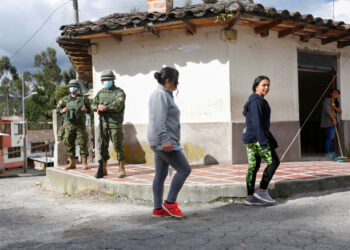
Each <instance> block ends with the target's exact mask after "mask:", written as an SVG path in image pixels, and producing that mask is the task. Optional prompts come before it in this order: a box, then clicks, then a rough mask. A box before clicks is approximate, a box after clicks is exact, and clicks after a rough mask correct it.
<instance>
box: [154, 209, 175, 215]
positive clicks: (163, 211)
mask: <svg viewBox="0 0 350 250" xmlns="http://www.w3.org/2000/svg"><path fill="white" fill-rule="evenodd" d="M152 216H154V217H158V216H166V217H169V216H171V215H170V214H169V213H168V212H167V211H165V210H164V209H163V208H162V209H161V210H157V209H153V214H152Z"/></svg>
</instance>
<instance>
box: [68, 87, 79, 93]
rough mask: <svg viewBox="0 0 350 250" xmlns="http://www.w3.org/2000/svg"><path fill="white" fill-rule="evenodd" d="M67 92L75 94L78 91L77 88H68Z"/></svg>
mask: <svg viewBox="0 0 350 250" xmlns="http://www.w3.org/2000/svg"><path fill="white" fill-rule="evenodd" d="M69 91H70V92H71V93H75V92H77V91H78V88H77V87H70V88H69Z"/></svg>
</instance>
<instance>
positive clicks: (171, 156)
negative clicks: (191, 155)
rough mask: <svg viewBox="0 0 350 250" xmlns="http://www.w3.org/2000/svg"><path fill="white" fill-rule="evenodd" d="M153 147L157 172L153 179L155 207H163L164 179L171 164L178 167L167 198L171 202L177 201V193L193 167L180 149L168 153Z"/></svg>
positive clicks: (175, 167)
mask: <svg viewBox="0 0 350 250" xmlns="http://www.w3.org/2000/svg"><path fill="white" fill-rule="evenodd" d="M151 148H152V150H153V151H154V162H155V165H156V174H155V176H154V180H153V198H154V207H155V208H157V209H159V208H161V207H162V201H163V191H164V181H165V179H166V177H167V175H168V170H169V165H171V166H172V167H173V168H174V169H176V174H175V176H174V177H173V180H172V182H171V185H170V190H169V194H168V198H167V199H166V200H167V201H168V202H170V203H174V202H176V198H177V194H178V193H179V192H180V189H181V188H182V186H183V184H184V183H185V181H186V179H187V177H188V176H189V175H190V173H191V167H190V164H189V163H188V161H187V159H186V157H185V156H184V154H183V153H182V152H181V151H180V150H174V151H171V152H169V153H167V152H164V151H162V150H156V149H155V147H151Z"/></svg>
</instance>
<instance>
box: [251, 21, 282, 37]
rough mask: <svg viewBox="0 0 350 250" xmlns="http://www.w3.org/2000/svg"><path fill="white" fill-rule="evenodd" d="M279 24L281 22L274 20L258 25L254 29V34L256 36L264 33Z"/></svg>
mask: <svg viewBox="0 0 350 250" xmlns="http://www.w3.org/2000/svg"><path fill="white" fill-rule="evenodd" d="M281 22H282V20H280V19H276V20H273V21H272V22H269V23H265V24H262V25H259V26H257V27H255V33H256V34H261V33H264V32H266V31H268V30H269V29H271V28H273V27H275V26H277V25H279V24H280V23H281Z"/></svg>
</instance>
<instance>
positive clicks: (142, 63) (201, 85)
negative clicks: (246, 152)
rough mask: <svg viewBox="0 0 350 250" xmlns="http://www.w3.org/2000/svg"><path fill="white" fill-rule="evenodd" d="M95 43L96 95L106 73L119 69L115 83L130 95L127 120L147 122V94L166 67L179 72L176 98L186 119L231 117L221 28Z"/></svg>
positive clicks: (148, 35)
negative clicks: (156, 76) (108, 70)
mask: <svg viewBox="0 0 350 250" xmlns="http://www.w3.org/2000/svg"><path fill="white" fill-rule="evenodd" d="M93 42H94V43H97V44H98V53H97V54H94V55H93V65H94V68H93V79H94V95H96V93H97V91H98V90H99V89H100V88H101V87H102V86H101V83H100V80H99V79H100V74H101V72H102V71H103V70H107V69H112V70H114V71H115V72H116V73H117V80H116V85H117V86H120V87H121V88H122V89H124V91H125V92H126V95H127V99H126V110H125V119H124V122H125V123H127V122H130V123H133V124H145V123H148V98H149V96H150V95H151V93H152V92H153V90H154V89H155V88H156V87H157V85H158V83H157V82H156V80H155V79H154V77H153V75H154V72H156V71H159V70H160V69H161V68H162V67H163V66H171V67H175V68H177V69H178V70H179V72H180V79H179V82H180V84H179V87H178V89H179V93H178V95H177V96H176V95H175V101H176V103H177V104H178V105H179V108H180V110H181V121H182V122H185V123H202V122H229V121H230V105H229V104H230V95H229V87H230V86H229V63H228V53H227V44H226V42H224V41H221V40H220V29H218V28H216V27H211V28H204V29H201V28H199V29H198V30H197V33H196V34H195V35H194V36H191V35H185V31H184V30H173V31H163V32H161V33H160V38H158V37H155V36H153V35H152V34H150V33H145V34H139V35H132V36H126V37H123V41H122V42H121V43H118V42H117V41H116V40H114V39H112V38H111V39H98V40H95V41H93ZM174 94H176V92H175V93H174Z"/></svg>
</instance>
